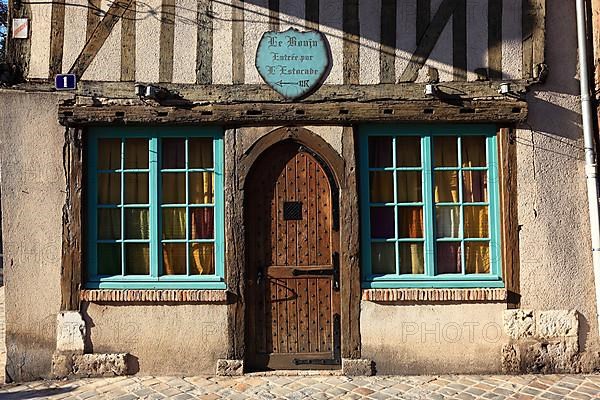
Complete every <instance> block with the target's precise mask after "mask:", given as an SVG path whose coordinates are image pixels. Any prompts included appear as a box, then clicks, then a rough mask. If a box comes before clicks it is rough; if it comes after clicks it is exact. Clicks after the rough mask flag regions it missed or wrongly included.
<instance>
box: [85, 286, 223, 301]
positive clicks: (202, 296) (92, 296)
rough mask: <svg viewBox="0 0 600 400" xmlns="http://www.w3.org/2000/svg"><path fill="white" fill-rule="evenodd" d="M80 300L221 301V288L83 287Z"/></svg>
mask: <svg viewBox="0 0 600 400" xmlns="http://www.w3.org/2000/svg"><path fill="white" fill-rule="evenodd" d="M79 298H80V299H81V301H87V302H94V303H222V304H225V303H227V302H228V292H227V290H223V289H83V290H81V291H80V294H79Z"/></svg>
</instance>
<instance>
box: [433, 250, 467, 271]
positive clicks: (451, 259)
mask: <svg viewBox="0 0 600 400" xmlns="http://www.w3.org/2000/svg"><path fill="white" fill-rule="evenodd" d="M460 252H461V250H460V242H438V243H437V257H436V258H437V260H436V267H437V273H438V274H460V273H461V272H462V269H461V261H460Z"/></svg>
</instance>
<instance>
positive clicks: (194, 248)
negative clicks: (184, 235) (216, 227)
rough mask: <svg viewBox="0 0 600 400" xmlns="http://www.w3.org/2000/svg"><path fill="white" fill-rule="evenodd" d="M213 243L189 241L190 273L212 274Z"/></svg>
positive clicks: (213, 266) (213, 261)
mask: <svg viewBox="0 0 600 400" xmlns="http://www.w3.org/2000/svg"><path fill="white" fill-rule="evenodd" d="M214 273H215V245H214V244H213V243H190V275H214Z"/></svg>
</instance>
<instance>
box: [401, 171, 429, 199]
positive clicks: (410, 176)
mask: <svg viewBox="0 0 600 400" xmlns="http://www.w3.org/2000/svg"><path fill="white" fill-rule="evenodd" d="M396 175H397V177H398V203H414V202H420V201H422V199H423V185H422V183H421V182H422V181H421V172H418V171H397V172H396Z"/></svg>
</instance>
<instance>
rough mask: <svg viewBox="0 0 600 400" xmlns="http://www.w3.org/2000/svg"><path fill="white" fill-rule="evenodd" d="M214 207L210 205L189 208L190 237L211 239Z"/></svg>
mask: <svg viewBox="0 0 600 400" xmlns="http://www.w3.org/2000/svg"><path fill="white" fill-rule="evenodd" d="M214 215H215V213H214V209H213V208H212V207H201V208H190V218H191V219H192V221H191V222H192V224H191V225H192V228H191V230H192V231H191V234H190V237H191V238H192V239H213V238H214V232H215V222H214Z"/></svg>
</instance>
